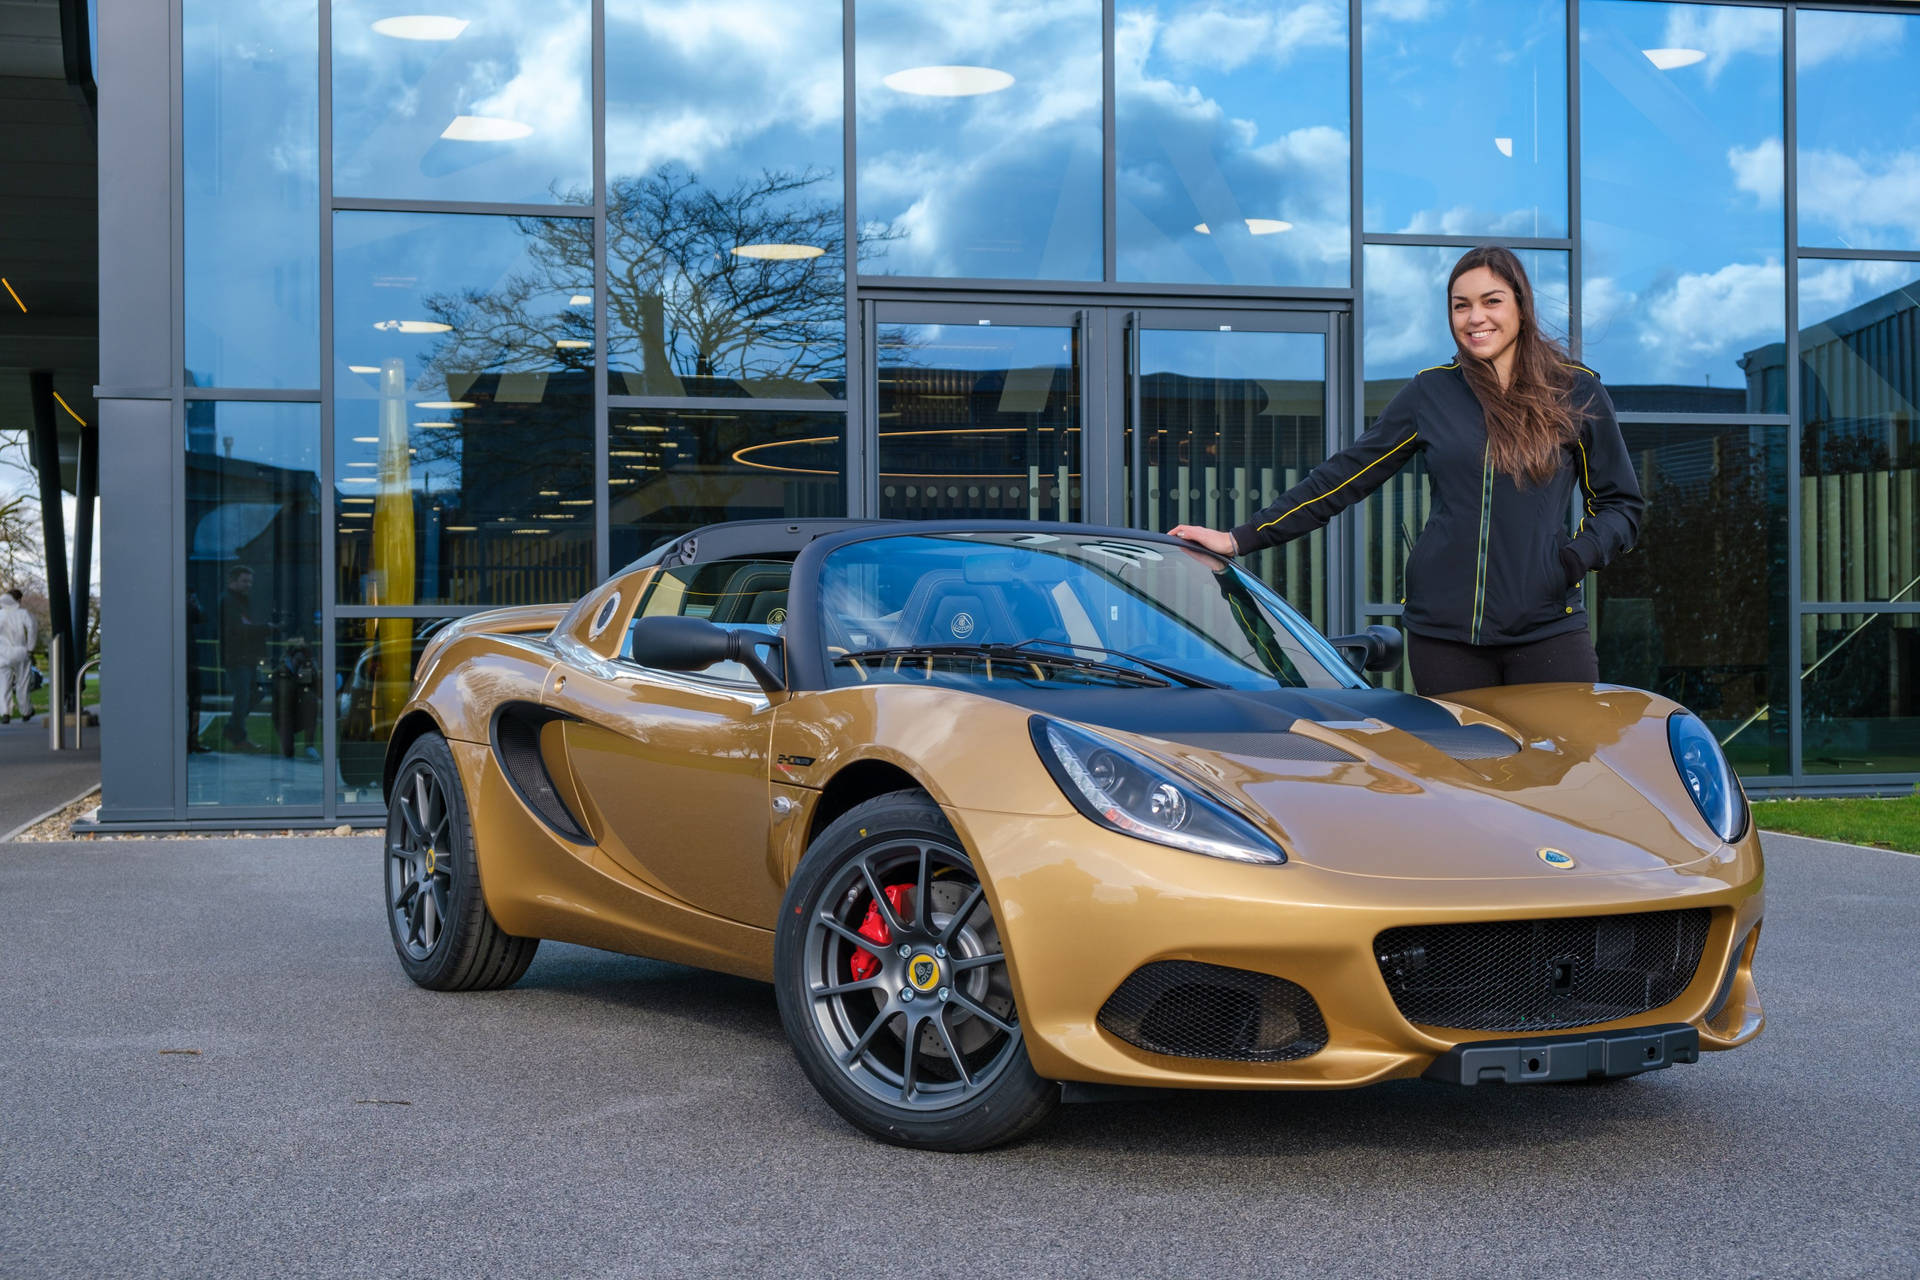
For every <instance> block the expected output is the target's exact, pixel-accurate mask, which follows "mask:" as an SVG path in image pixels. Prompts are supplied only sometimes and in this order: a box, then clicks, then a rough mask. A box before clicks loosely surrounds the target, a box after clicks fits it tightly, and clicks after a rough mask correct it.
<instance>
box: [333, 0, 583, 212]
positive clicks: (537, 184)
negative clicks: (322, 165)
mask: <svg viewBox="0 0 1920 1280" xmlns="http://www.w3.org/2000/svg"><path fill="white" fill-rule="evenodd" d="M391 8H392V5H390V4H380V3H372V2H370V0H340V3H337V4H336V5H335V6H334V10H333V95H334V98H333V100H334V148H335V158H334V184H335V189H336V191H337V192H338V193H339V194H341V195H356V196H386V197H418V198H429V199H464V200H499V201H516V200H519V201H548V200H552V199H553V198H554V197H555V195H556V194H568V193H580V194H582V195H584V193H585V191H586V188H587V187H588V185H589V181H590V177H591V171H592V170H591V165H592V133H591V125H592V101H591V96H590V95H591V88H592V78H591V74H590V57H591V37H592V24H591V19H590V13H589V8H588V5H587V4H586V3H585V2H584V0H550V2H549V3H546V4H542V5H539V6H529V5H526V4H524V3H520V2H519V0H471V2H470V3H467V4H465V5H463V6H462V10H461V16H462V17H464V18H466V19H467V25H466V26H465V27H464V28H463V29H462V30H461V32H460V34H459V35H458V36H457V37H456V38H455V39H452V40H434V41H422V40H399V39H394V38H393V37H390V36H386V35H382V34H380V33H379V32H377V31H375V30H374V28H373V22H374V21H375V20H376V19H379V18H383V17H387V16H391V15H390V14H389V13H387V12H386V10H389V9H391ZM462 115H467V116H479V117H482V118H485V119H488V120H504V121H513V122H516V123H518V124H521V125H524V126H527V127H528V128H529V129H530V130H531V132H530V133H528V134H527V135H526V136H525V137H524V138H521V139H518V140H507V141H491V142H463V141H456V140H449V139H445V138H443V137H442V134H443V133H444V131H445V130H446V128H447V127H448V125H450V124H451V123H452V122H453V120H454V118H455V117H456V116H462Z"/></svg>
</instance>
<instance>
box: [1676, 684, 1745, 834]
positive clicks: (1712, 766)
mask: <svg viewBox="0 0 1920 1280" xmlns="http://www.w3.org/2000/svg"><path fill="white" fill-rule="evenodd" d="M1667 742H1668V743H1669V744H1670V745H1671V746H1672V747H1673V763H1674V767H1675V768H1677V769H1679V770H1680V780H1681V781H1682V782H1684V783H1686V784H1687V794H1689V795H1691V796H1692V797H1693V803H1694V804H1695V805H1696V806H1697V807H1698V808H1699V810H1700V816H1701V817H1703V818H1705V819H1706V820H1707V825H1708V826H1710V827H1712V828H1713V830H1714V834H1716V835H1718V836H1719V837H1720V838H1721V839H1722V840H1738V839H1739V838H1740V837H1741V836H1743V835H1745V834H1746V833H1747V796H1746V793H1745V792H1743V791H1742V790H1740V784H1739V782H1737V781H1736V780H1735V779H1734V776H1733V770H1732V769H1730V768H1728V767H1727V758H1726V756H1724V755H1722V754H1721V751H1720V744H1719V743H1718V742H1716V741H1714V738H1713V730H1711V729H1709V728H1707V726H1706V725H1705V724H1703V723H1702V722H1701V720H1700V717H1699V716H1696V715H1694V714H1693V713H1692V712H1691V711H1676V712H1674V713H1673V714H1672V715H1671V716H1669V717H1668V718H1667Z"/></svg>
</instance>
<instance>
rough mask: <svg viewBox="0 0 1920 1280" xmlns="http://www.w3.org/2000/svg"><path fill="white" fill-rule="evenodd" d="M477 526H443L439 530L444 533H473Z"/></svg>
mask: <svg viewBox="0 0 1920 1280" xmlns="http://www.w3.org/2000/svg"><path fill="white" fill-rule="evenodd" d="M479 527H480V526H479V525H477V524H443V525H441V526H440V528H441V529H442V530H443V531H444V532H446V533H473V532H475V531H476V530H478V529H479Z"/></svg>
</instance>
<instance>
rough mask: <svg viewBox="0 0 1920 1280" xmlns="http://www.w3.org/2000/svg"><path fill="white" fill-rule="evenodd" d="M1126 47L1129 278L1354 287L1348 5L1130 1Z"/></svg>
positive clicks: (1121, 92)
mask: <svg viewBox="0 0 1920 1280" xmlns="http://www.w3.org/2000/svg"><path fill="white" fill-rule="evenodd" d="M1229 44H1231V46H1232V47H1230V48H1229V47H1228V45H1229ZM1209 46H1212V47H1211V49H1209ZM1114 48H1115V91H1116V95H1117V101H1116V114H1117V124H1118V136H1117V138H1116V147H1117V149H1118V156H1117V163H1118V166H1119V172H1118V175H1117V189H1118V198H1119V209H1118V211H1117V216H1118V224H1119V234H1120V245H1119V271H1120V277H1121V278H1122V279H1128V280H1152V281H1179V282H1188V281H1191V282H1196V283H1224V284H1307V285H1318V284H1332V285H1341V284H1345V283H1346V282H1347V278H1348V267H1347V255H1348V252H1349V238H1348V221H1347V219H1348V207H1347V195H1348V158H1349V142H1348V137H1347V131H1346V125H1347V120H1346V113H1345V110H1344V106H1345V101H1344V99H1345V91H1346V33H1345V19H1344V16H1343V11H1341V10H1337V9H1334V8H1332V7H1330V6H1327V5H1324V4H1320V3H1317V2H1310V3H1306V4H1301V5H1296V6H1292V7H1290V8H1284V9H1277V10H1276V9H1252V8H1236V9H1231V10H1230V9H1227V8H1225V7H1223V6H1220V5H1217V4H1209V5H1207V6H1206V7H1204V8H1196V9H1192V10H1188V11H1185V12H1181V13H1176V14H1175V15H1174V17H1173V18H1171V19H1170V20H1167V21H1165V22H1162V21H1161V19H1160V17H1159V15H1158V13H1157V12H1156V11H1154V10H1150V9H1139V8H1129V9H1122V10H1120V11H1119V12H1118V14H1117V15H1116V27H1115V40H1114ZM1283 69H1284V72H1285V74H1284V76H1283V75H1281V74H1280V73H1281V72H1282V71H1283ZM1195 72H1198V73H1199V74H1198V75H1195V74H1193V73H1195ZM1316 117H1318V118H1317V119H1316ZM1289 126H1290V127H1289ZM1249 218H1253V219H1277V220H1281V221H1285V222H1289V223H1292V224H1293V228H1292V230H1290V231H1286V232H1282V233H1277V234H1273V235H1260V236H1255V235H1252V234H1249V233H1247V232H1246V231H1244V230H1243V228H1245V226H1246V220H1247V219H1249ZM1198 224H1205V225H1206V226H1207V227H1208V228H1209V229H1210V231H1211V232H1212V234H1209V235H1206V236H1204V237H1202V236H1200V235H1198V234H1196V233H1195V231H1194V227H1195V226H1196V225H1198ZM1223 229H1224V232H1223Z"/></svg>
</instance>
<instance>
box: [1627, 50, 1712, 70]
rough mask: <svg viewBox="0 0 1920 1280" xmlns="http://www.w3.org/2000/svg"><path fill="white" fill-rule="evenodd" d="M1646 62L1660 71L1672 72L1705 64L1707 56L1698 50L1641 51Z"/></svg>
mask: <svg viewBox="0 0 1920 1280" xmlns="http://www.w3.org/2000/svg"><path fill="white" fill-rule="evenodd" d="M1640 52H1641V53H1644V54H1645V55H1647V61H1648V62H1651V63H1652V64H1653V65H1654V66H1656V67H1658V68H1660V69H1661V70H1662V71H1672V70H1673V69H1674V68H1675V67H1690V66H1692V65H1693V64H1694V63H1696V62H1705V61H1706V60H1707V55H1706V54H1705V53H1703V52H1701V51H1700V50H1699V49H1642V50H1641V51H1640Z"/></svg>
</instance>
